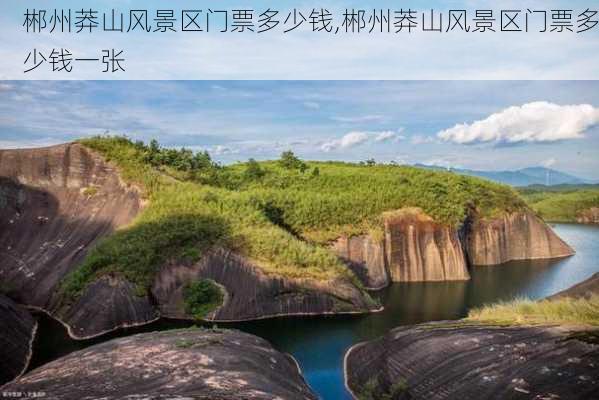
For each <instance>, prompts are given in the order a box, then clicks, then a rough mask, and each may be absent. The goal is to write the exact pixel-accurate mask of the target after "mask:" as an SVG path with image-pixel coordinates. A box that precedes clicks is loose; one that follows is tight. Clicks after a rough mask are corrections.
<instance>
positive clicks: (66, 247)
mask: <svg viewBox="0 0 599 400" xmlns="http://www.w3.org/2000/svg"><path fill="white" fill-rule="evenodd" d="M141 204H142V202H141V200H140V196H139V194H138V192H137V190H135V189H134V188H131V187H127V186H126V185H124V184H123V183H122V182H121V180H120V178H119V175H118V173H117V171H116V170H115V169H114V168H113V167H112V166H111V165H109V164H108V163H106V162H105V161H104V160H103V159H102V158H101V157H99V156H98V155H96V154H94V153H92V152H90V151H89V150H87V149H86V148H84V147H83V146H81V145H78V144H65V145H60V146H53V147H48V148H43V149H31V150H0V281H1V282H2V283H3V284H4V285H5V286H6V287H7V288H8V290H9V293H10V295H11V297H12V298H14V299H15V300H17V301H18V302H19V303H23V304H27V305H30V306H35V307H39V308H42V309H45V310H52V308H53V300H54V299H53V297H54V295H55V293H56V289H57V287H58V285H59V283H60V281H61V280H62V278H63V277H64V276H65V275H66V274H68V273H69V272H70V271H72V270H73V269H74V268H76V267H77V265H79V264H80V263H81V261H82V260H83V258H84V257H85V255H86V253H87V251H88V249H89V248H90V247H91V246H92V245H93V244H94V243H95V242H96V241H97V240H98V239H99V238H101V237H103V236H105V235H107V234H109V233H111V232H113V231H114V230H115V229H116V228H117V227H119V226H121V225H125V224H127V223H129V222H130V221H131V220H132V219H133V217H135V215H136V214H137V213H138V211H139V210H140V208H141Z"/></svg>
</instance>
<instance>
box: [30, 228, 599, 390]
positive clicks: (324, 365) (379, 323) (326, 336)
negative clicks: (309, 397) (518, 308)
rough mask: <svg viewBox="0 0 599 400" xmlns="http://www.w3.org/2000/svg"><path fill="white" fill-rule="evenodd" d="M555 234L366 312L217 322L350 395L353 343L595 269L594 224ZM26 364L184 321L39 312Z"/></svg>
mask: <svg viewBox="0 0 599 400" xmlns="http://www.w3.org/2000/svg"><path fill="white" fill-rule="evenodd" d="M553 228H554V230H555V231H556V232H557V234H558V235H559V236H560V237H561V238H562V239H564V240H565V241H566V242H567V243H568V244H570V245H571V246H572V247H573V248H574V249H575V250H576V255H574V256H572V257H569V258H565V259H560V260H538V261H518V262H509V263H506V264H502V265H500V266H491V267H475V268H473V269H472V270H471V275H472V279H471V280H469V281H466V282H441V283H434V282H429V283H398V284H393V285H391V286H390V287H388V288H386V289H384V290H381V291H379V292H375V293H374V295H375V296H378V297H379V298H380V300H381V303H382V304H383V305H384V306H385V309H384V311H382V312H379V313H374V314H367V315H350V316H348V315H344V316H323V317H289V318H275V319H269V320H260V321H253V322H245V323H235V324H219V326H220V327H230V328H237V329H241V330H243V331H246V332H249V333H253V334H256V335H258V336H261V337H263V338H265V339H266V340H268V341H270V342H271V343H272V344H273V346H275V347H276V348H277V349H278V350H280V351H283V352H287V353H290V354H292V355H293V356H294V357H295V358H296V359H297V360H298V362H299V364H300V366H301V368H302V372H303V373H304V376H305V378H306V380H307V381H308V383H309V384H310V386H311V387H312V388H313V389H314V391H316V392H317V393H318V394H319V395H320V396H321V397H322V398H323V399H326V400H329V399H330V400H340V399H349V398H350V396H349V394H348V393H347V392H346V391H345V387H344V384H343V370H342V361H343V355H344V353H345V350H346V349H348V348H349V347H350V346H352V345H353V344H355V343H357V342H360V341H364V340H369V339H373V338H376V337H378V336H381V335H383V334H385V333H386V332H387V331H389V330H390V329H392V328H394V327H396V326H399V325H408V324H415V323H421V322H427V321H438V320H447V319H459V318H462V317H464V316H466V315H467V313H468V310H469V309H471V308H472V307H477V306H480V305H483V304H485V303H491V302H496V301H498V300H509V299H513V298H515V297H528V298H531V299H539V298H542V297H545V296H548V295H551V294H554V293H556V292H558V291H560V290H563V289H566V288H568V287H570V286H572V285H574V284H576V283H578V282H581V281H583V280H584V279H586V278H588V277H590V276H591V275H592V274H593V273H595V272H599V244H598V243H599V227H596V226H585V225H578V224H555V225H554V227H553ZM38 317H39V320H40V327H39V331H38V339H37V340H36V343H35V347H34V354H33V359H32V365H31V368H35V367H37V366H39V365H42V364H44V363H46V362H48V361H51V360H54V359H56V358H58V357H60V356H63V355H65V354H68V353H70V352H72V351H75V350H78V349H81V348H84V347H87V346H90V345H92V344H95V343H99V342H103V341H106V340H108V339H111V338H114V337H119V336H126V335H130V334H134V333H138V332H148V331H154V330H165V329H173V328H181V327H186V326H190V325H192V324H191V323H189V322H184V321H172V320H161V321H158V322H156V323H154V324H150V325H146V326H144V327H139V328H131V329H126V330H121V331H119V332H115V333H112V334H109V335H106V336H103V337H101V338H96V339H92V340H87V341H74V340H71V339H70V338H69V337H68V335H67V333H66V331H65V329H64V328H63V327H62V325H60V324H59V323H58V322H56V321H54V320H52V319H51V318H49V317H46V316H43V315H40V316H38Z"/></svg>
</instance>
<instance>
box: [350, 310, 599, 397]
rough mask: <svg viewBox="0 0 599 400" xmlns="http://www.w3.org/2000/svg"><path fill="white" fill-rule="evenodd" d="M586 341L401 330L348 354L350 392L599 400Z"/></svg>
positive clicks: (521, 331) (513, 330) (511, 332)
mask: <svg viewBox="0 0 599 400" xmlns="http://www.w3.org/2000/svg"><path fill="white" fill-rule="evenodd" d="M590 337H591V338H592V335H591V336H590ZM584 338H585V335H584V334H577V333H575V332H570V331H568V330H566V329H565V328H557V327H493V326H477V325H471V326H469V325H467V324H465V323H461V322H455V321H454V322H450V321H447V322H441V323H432V324H424V325H418V326H414V327H401V328H396V329H393V330H391V331H390V332H389V333H387V334H386V335H385V336H383V337H381V338H379V339H376V340H373V341H370V342H365V343H361V344H358V345H356V346H354V347H352V348H351V349H350V350H349V351H348V352H347V353H346V356H345V374H346V384H347V386H348V388H349V390H350V391H351V392H352V393H353V394H354V395H355V397H357V398H360V399H383V398H384V399H427V400H428V399H431V400H435V399H460V400H478V399H498V400H499V399H502V400H503V399H580V400H583V399H591V398H597V397H598V395H599V368H597V367H598V366H599V345H598V344H597V343H596V341H597V338H596V337H595V338H592V340H590V342H587V341H585V340H583V339H584Z"/></svg>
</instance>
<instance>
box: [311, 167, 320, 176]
mask: <svg viewBox="0 0 599 400" xmlns="http://www.w3.org/2000/svg"><path fill="white" fill-rule="evenodd" d="M312 176H320V169H319V168H318V167H314V169H313V170H312Z"/></svg>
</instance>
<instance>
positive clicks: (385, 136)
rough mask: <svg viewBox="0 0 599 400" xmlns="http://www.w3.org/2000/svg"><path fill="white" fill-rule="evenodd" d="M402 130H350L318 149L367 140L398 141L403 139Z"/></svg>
mask: <svg viewBox="0 0 599 400" xmlns="http://www.w3.org/2000/svg"><path fill="white" fill-rule="evenodd" d="M402 131H403V128H400V129H398V130H397V131H372V132H371V131H352V132H349V133H347V134H346V135H344V136H343V137H341V138H339V139H333V140H329V141H327V142H324V143H323V144H322V145H321V146H320V149H321V150H323V151H326V152H329V151H334V150H338V149H347V148H350V147H354V146H358V145H361V144H364V143H366V142H369V141H374V142H376V143H383V142H387V141H391V140H392V141H398V140H400V139H405V136H403V135H401V134H400V133H401V132H402Z"/></svg>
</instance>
